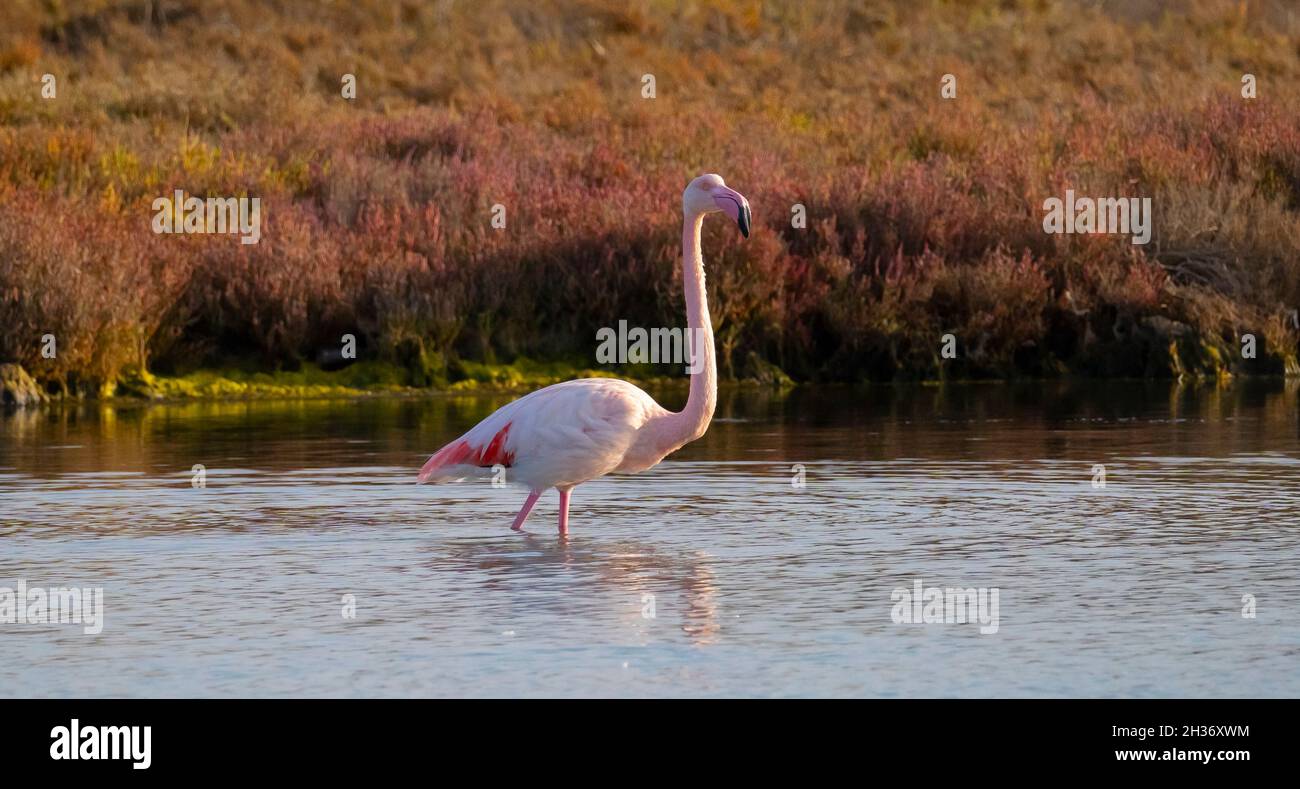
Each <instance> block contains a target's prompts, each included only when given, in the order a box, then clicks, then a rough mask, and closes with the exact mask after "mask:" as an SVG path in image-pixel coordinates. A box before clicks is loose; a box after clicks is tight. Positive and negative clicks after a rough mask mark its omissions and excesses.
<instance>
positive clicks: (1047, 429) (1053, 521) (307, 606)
mask: <svg viewBox="0 0 1300 789" xmlns="http://www.w3.org/2000/svg"><path fill="white" fill-rule="evenodd" d="M1296 383H1297V382H1294V381H1293V382H1282V381H1275V382H1252V383H1249V384H1247V383H1239V384H1234V385H1231V386H1223V387H1213V386H1211V387H1202V388H1193V387H1175V386H1171V385H1165V384H1141V383H1115V384H1106V385H1090V386H1084V385H1066V384H1032V385H1030V384H1026V385H971V386H947V387H943V388H937V387H934V388H931V387H915V388H904V387H878V388H864V389H848V388H844V389H835V388H824V389H819V388H805V389H800V390H795V391H794V392H792V393H789V394H787V395H785V396H782V397H776V396H772V395H770V394H763V393H759V392H754V391H748V390H735V391H724V392H723V393H722V395H721V397H720V405H719V409H718V415H717V416H718V418H717V419H716V420H715V422H714V423H713V425H712V426H711V427H710V429H709V431H708V434H707V435H706V436H705V437H704V438H703V439H702V440H700V441H698V442H696V443H694V444H692V445H690V446H688V447H686V448H685V449H683V450H682V451H681V452H679V453H678V454H676V455H674V456H672V457H670V458H669V459H668V460H666V461H665V462H664V463H662V464H661V465H660V466H658V467H657V468H655V469H653V470H651V471H649V472H646V473H643V474H639V475H632V476H618V477H610V478H606V479H603V480H598V481H596V482H592V483H588V484H586V485H583V486H581V487H579V488H577V489H576V490H575V492H574V497H573V509H572V523H571V534H570V536H569V538H568V539H567V540H566V539H560V538H559V537H558V536H557V535H556V529H555V515H556V495H555V493H554V492H553V491H552V492H549V493H548V494H547V495H546V496H544V497H543V499H542V502H541V503H540V504H539V505H538V507H537V509H536V510H535V511H534V513H533V516H532V519H531V520H530V521H529V523H528V531H529V533H528V534H525V535H519V534H516V533H513V532H511V531H510V530H509V528H508V527H509V524H510V521H511V519H512V518H513V516H514V514H515V512H516V510H517V509H518V507H519V505H520V504H521V503H522V500H523V498H524V492H523V491H521V490H518V489H515V488H513V487H507V488H499V487H493V485H492V484H491V482H490V481H489V480H486V479H485V480H477V481H470V482H465V483H460V484H454V485H443V486H437V487H426V486H417V485H414V484H413V480H414V477H415V474H416V472H417V470H418V469H419V466H420V464H421V463H422V462H423V461H424V459H425V458H426V457H427V455H428V454H429V453H431V452H432V451H433V450H435V449H437V448H438V447H439V446H441V445H442V444H443V443H445V442H446V441H448V440H450V439H452V438H454V437H456V436H457V435H458V434H459V433H460V432H462V431H463V430H465V429H467V428H468V427H470V426H472V425H473V424H474V423H475V422H476V421H477V420H478V419H480V418H482V417H483V416H485V415H486V414H488V413H489V412H490V411H491V410H492V409H493V408H495V407H497V406H499V405H501V404H502V403H504V402H505V401H506V400H507V399H509V398H508V397H494V396H474V397H452V396H438V397H433V398H428V399H409V400H362V401H332V402H330V401H322V402H275V403H268V402H262V403H200V404H184V405H149V406H144V405H141V406H130V407H100V406H97V405H91V406H83V407H78V408H51V409H46V410H40V411H35V412H27V413H10V414H7V415H4V416H0V545H2V546H3V548H2V549H0V587H11V588H12V587H15V585H16V584H17V582H18V581H19V580H22V581H24V582H25V583H26V584H27V585H28V586H29V587H36V586H40V587H53V586H71V585H75V586H80V587H102V588H103V595H104V610H105V623H104V627H103V630H102V632H101V633H99V634H86V633H84V632H83V628H82V627H81V626H79V625H74V624H62V625H49V624H26V623H24V624H19V623H16V622H15V623H10V624H0V661H2V663H0V665H3V666H4V667H5V677H6V682H5V694H6V695H18V696H64V695H93V696H265V695H276V696H279V695H292V696H372V695H381V696H426V695H428V696H446V695H456V696H460V695H471V696H483V695H486V696H503V695H504V696H516V695H523V696H551V695H565V696H569V695H574V696H589V695H599V696H713V695H742V696H838V695H852V696H918V695H919V696H1040V695H1046V696H1060V695H1067V696H1297V695H1300V392H1298V391H1297V385H1296ZM655 394H656V395H657V396H660V398H661V401H662V402H664V403H665V405H668V406H670V407H678V406H679V405H680V403H681V400H682V399H683V397H684V390H670V391H666V392H656V393H655ZM196 464H202V466H203V467H204V469H205V475H206V486H205V487H201V488H200V487H195V486H194V485H193V484H192V480H193V477H194V475H195V472H194V467H195V465H196ZM1097 464H1102V465H1104V467H1105V485H1104V487H1097V486H1095V483H1096V482H1099V481H1100V475H1099V473H1098V472H1099V470H1096V469H1094V466H1096V465H1097ZM801 477H802V485H800V484H799V483H800V478H801ZM918 579H920V580H921V582H922V583H923V585H924V587H926V588H928V587H960V588H974V589H980V588H984V589H989V590H991V589H996V590H997V591H998V600H999V603H998V618H997V631H996V632H991V633H981V632H980V625H979V624H977V623H975V624H972V623H966V624H961V623H952V624H948V623H931V624H907V623H896V622H895V621H893V617H892V616H891V614H893V613H895V611H894V609H895V601H894V599H893V595H894V592H895V590H897V589H908V590H911V589H912V588H914V586H913V585H914V582H915V581H916V580H918ZM348 595H352V596H353V597H351V598H348V597H346V596H348ZM1248 595H1249V596H1253V597H1252V598H1248V597H1247V596H1248ZM1251 599H1253V601H1254V612H1255V616H1254V617H1253V618H1250V617H1248V616H1243V611H1244V610H1245V609H1246V608H1247V606H1248V604H1249V602H1250V600H1251ZM349 600H352V601H354V602H355V616H353V617H348V616H345V611H344V609H345V607H347V604H348V601H349Z"/></svg>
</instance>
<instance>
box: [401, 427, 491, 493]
mask: <svg viewBox="0 0 1300 789" xmlns="http://www.w3.org/2000/svg"><path fill="white" fill-rule="evenodd" d="M509 435H510V423H508V422H507V423H506V426H505V427H503V428H501V429H500V430H499V431H497V433H496V435H494V436H493V437H492V440H491V441H489V442H488V443H487V445H486V446H479V447H475V446H474V445H473V444H472V443H471V442H470V440H469V438H473V433H472V432H471V433H470V436H469V438H459V439H457V440H455V441H453V442H451V443H450V444H448V445H447V446H445V447H443V448H442V449H440V450H438V451H437V452H435V453H434V454H433V457H431V458H429V459H428V460H427V461H426V462H425V464H424V467H423V468H421V469H420V476H419V477H418V478H417V481H418V482H436V481H438V480H444V479H462V478H464V477H465V476H466V474H468V473H473V472H474V470H475V469H479V468H490V467H492V466H495V465H497V464H498V463H499V464H501V465H503V466H507V467H509V466H510V465H512V464H513V462H514V459H515V455H514V453H513V452H507V451H506V449H505V443H506V438H507V437H508V436H509Z"/></svg>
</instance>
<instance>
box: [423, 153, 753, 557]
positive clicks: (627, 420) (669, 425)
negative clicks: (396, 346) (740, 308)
mask: <svg viewBox="0 0 1300 789" xmlns="http://www.w3.org/2000/svg"><path fill="white" fill-rule="evenodd" d="M682 209H683V213H684V215H685V216H684V221H683V223H682V284H683V289H684V290H685V293H686V325H687V327H688V328H689V329H690V331H688V332H687V334H688V336H690V337H691V340H692V342H695V341H697V340H698V344H699V345H700V346H702V347H699V348H692V349H691V350H690V354H691V361H692V362H693V364H692V368H693V369H694V370H695V372H693V373H692V374H691V391H690V395H689V396H688V398H687V400H686V407H685V408H684V409H682V411H681V412H679V413H673V412H671V411H668V410H667V409H665V408H663V407H662V406H660V405H659V404H658V403H656V402H655V401H654V398H652V397H650V395H648V394H646V393H645V392H643V391H642V390H641V389H640V388H638V387H636V386H634V385H632V384H630V383H628V382H627V381H620V380H618V379H616V378H582V379H579V380H576V381H565V382H564V383H559V384H555V385H554V386H548V387H546V388H545V389H539V390H537V391H536V392H532V393H531V394H528V395H525V396H524V397H521V398H520V399H518V400H515V401H514V402H512V403H509V404H507V405H505V406H502V407H501V408H499V409H497V411H496V412H495V413H493V414H492V415H491V416H489V417H488V418H487V419H484V420H483V421H482V422H479V423H478V424H477V425H476V426H475V427H474V428H473V429H472V430H470V431H469V432H468V433H466V434H465V435H463V436H461V437H460V438H458V439H456V440H455V441H453V442H451V443H450V444H448V445H447V446H445V447H443V448H442V449H440V450H438V451H437V452H436V453H434V455H433V457H431V458H429V461H428V462H427V463H425V464H424V468H422V469H420V477H419V481H420V482H434V481H444V480H453V479H463V478H464V477H466V476H469V475H471V474H475V473H480V470H481V469H483V468H489V467H491V466H494V465H497V464H500V465H502V466H505V467H507V468H509V469H510V471H509V472H507V479H509V480H510V481H512V482H518V483H523V484H525V485H527V486H528V488H529V490H530V492H529V494H528V498H527V499H526V500H525V501H524V506H523V508H522V509H520V510H519V514H518V515H516V516H515V521H514V523H513V524H511V526H510V528H512V529H514V530H516V531H522V530H523V525H524V521H526V520H527V519H528V513H530V512H532V509H533V505H534V504H536V503H537V498H538V497H539V496H541V495H542V491H544V490H546V489H548V488H555V489H557V490H558V491H559V492H560V534H562V535H563V534H568V531H569V494H570V492H571V491H572V490H573V488H574V487H575V486H577V485H580V484H582V483H583V482H586V481H587V480H591V479H595V478H597V477H603V476H604V475H606V474H609V473H610V472H613V471H622V472H637V471H645V470H646V469H648V468H651V467H653V466H655V465H657V464H658V463H659V461H661V460H663V459H664V458H665V457H667V456H668V455H669V454H671V453H673V452H676V451H677V450H678V449H681V448H682V447H683V446H684V445H686V444H688V443H690V442H691V441H694V440H695V439H697V438H699V437H700V436H702V435H704V431H705V430H707V429H708V427H709V420H711V419H712V418H713V407H714V404H715V403H716V402H717V399H718V372H717V366H716V364H715V362H714V354H713V325H712V323H711V322H710V321H709V303H708V297H707V296H706V295H705V292H704V259H703V257H702V256H701V253H700V227H701V226H702V225H703V224H704V216H705V215H706V214H712V213H716V212H722V213H725V214H726V215H727V216H729V217H731V218H732V220H734V221H735V222H736V224H737V225H739V226H740V232H741V233H742V234H743V235H744V236H745V237H746V238H748V237H749V221H750V214H749V201H748V200H746V199H745V198H744V196H742V195H741V194H740V193H739V192H737V191H736V190H734V189H731V188H730V187H728V186H727V185H726V184H724V183H723V182H722V178H721V177H720V176H717V175H713V174H708V175H701V176H700V177H699V178H696V179H695V180H694V181H691V183H690V184H689V185H688V186H687V187H686V191H685V192H683V193H682ZM699 353H702V354H704V356H703V364H699V363H698V361H697V356H696V354H699Z"/></svg>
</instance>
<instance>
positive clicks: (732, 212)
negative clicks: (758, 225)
mask: <svg viewBox="0 0 1300 789" xmlns="http://www.w3.org/2000/svg"><path fill="white" fill-rule="evenodd" d="M711 194H712V195H713V202H715V203H717V205H718V208H719V209H721V211H722V213H724V214H726V215H727V216H729V217H731V218H732V220H733V221H735V223H736V225H737V226H739V227H740V234H741V235H742V236H744V237H745V238H749V225H750V215H749V201H748V200H746V199H745V196H744V195H742V194H741V193H740V192H737V191H736V190H735V189H732V188H731V187H729V186H719V187H717V188H715V189H714V190H713V191H712V193H711Z"/></svg>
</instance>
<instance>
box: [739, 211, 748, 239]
mask: <svg viewBox="0 0 1300 789" xmlns="http://www.w3.org/2000/svg"><path fill="white" fill-rule="evenodd" d="M738 224H739V225H740V234H741V235H742V236H744V237H745V238H749V206H747V205H746V206H741V207H740V221H739V222H738Z"/></svg>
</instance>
